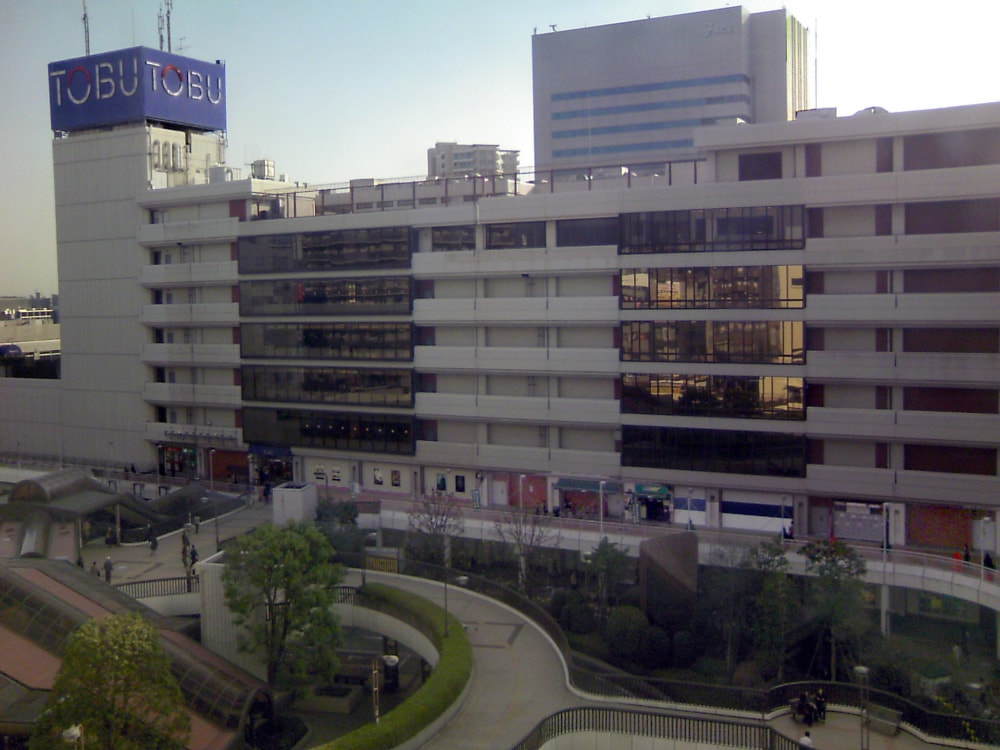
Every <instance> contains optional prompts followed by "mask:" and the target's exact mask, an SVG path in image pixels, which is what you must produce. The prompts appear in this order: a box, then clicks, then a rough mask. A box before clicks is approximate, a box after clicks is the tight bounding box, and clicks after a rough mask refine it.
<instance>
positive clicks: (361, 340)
mask: <svg viewBox="0 0 1000 750" xmlns="http://www.w3.org/2000/svg"><path fill="white" fill-rule="evenodd" d="M240 342H241V354H242V356H243V357H244V358H247V359H251V358H255V357H259V358H268V359H270V358H274V359H362V360H371V359H379V360H395V361H399V362H412V361H413V326H412V325H411V324H410V323H245V324H244V325H242V326H241V327H240Z"/></svg>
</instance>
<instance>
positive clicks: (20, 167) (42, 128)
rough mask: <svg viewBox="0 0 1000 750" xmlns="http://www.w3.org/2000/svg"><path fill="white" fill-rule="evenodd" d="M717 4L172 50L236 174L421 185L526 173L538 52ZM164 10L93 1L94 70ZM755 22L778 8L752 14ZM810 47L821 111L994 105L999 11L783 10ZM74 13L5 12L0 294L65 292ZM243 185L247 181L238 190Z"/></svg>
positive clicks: (296, 27)
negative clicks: (60, 112) (506, 152)
mask: <svg viewBox="0 0 1000 750" xmlns="http://www.w3.org/2000/svg"><path fill="white" fill-rule="evenodd" d="M729 4H731V3H726V2H724V0H714V1H713V0H615V2H608V0H502V1H497V0H494V1H493V2H486V1H484V0H480V1H479V2H475V1H473V0H362V1H361V2H358V0H285V1H284V2H265V1H264V0H174V9H173V14H172V17H171V21H172V22H171V28H172V39H173V51H174V52H179V53H181V54H184V55H188V56H190V57H194V58H200V59H207V60H215V59H222V60H225V62H226V66H227V71H226V75H227V84H228V92H227V93H228V100H227V102H228V122H229V130H228V135H229V142H230V147H229V152H228V161H229V164H230V165H232V166H240V167H243V166H244V165H245V164H247V163H249V162H250V161H253V160H254V159H258V158H268V159H273V160H274V162H275V167H276V171H277V172H279V173H282V174H288V175H289V177H290V178H291V179H295V180H302V181H306V182H309V183H313V184H319V183H334V182H345V181H347V180H349V179H352V178H356V177H379V178H383V177H408V176H409V177H421V176H422V175H423V174H424V173H425V172H426V160H427V157H426V152H427V148H428V147H430V146H433V145H434V143H435V142H436V141H459V142H465V143H471V142H478V143H498V144H499V145H500V146H501V147H502V148H515V149H520V150H521V164H522V166H525V167H528V166H531V165H532V164H533V155H532V146H533V144H532V138H533V136H532V108H531V35H532V33H533V31H534V30H535V29H537V31H538V33H549V25H550V24H556V25H557V28H558V29H572V28H580V27H584V26H597V25H602V24H607V23H617V22H621V21H632V20H635V19H639V18H645V17H647V16H664V15H672V14H675V13H685V12H690V11H695V10H708V9H712V8H717V7H721V6H723V5H729ZM159 5H160V3H159V2H158V1H157V0H88V2H87V8H88V15H89V19H90V49H91V52H92V53H98V52H106V51H109V50H114V49H120V48H123V47H131V46H136V45H144V46H147V47H154V48H157V47H159V46H160V45H159V37H158V33H157V21H156V17H157V10H158V8H159ZM743 5H745V6H746V7H747V8H748V9H749V10H751V11H754V12H756V11H762V10H773V9H775V8H778V7H781V3H780V0H777V1H773V0H772V1H766V0H748V1H747V2H745V3H743ZM785 5H786V6H787V7H788V9H789V10H790V11H791V12H792V13H793V14H794V15H795V16H796V17H798V19H799V20H800V21H801V22H802V23H803V24H804V25H806V26H808V27H809V28H810V29H811V30H818V45H817V50H818V54H819V64H818V66H817V68H816V71H815V74H814V82H816V81H818V87H817V88H818V101H816V102H815V103H816V105H817V106H821V107H837V108H838V110H839V112H840V113H841V114H851V113H853V112H856V111H857V110H859V109H862V108H863V107H868V106H876V105H877V106H881V107H885V108H886V109H888V110H890V111H904V110H913V109H930V108H934V107H945V106H952V105H960V104H976V103H980V102H988V101H996V100H1000V95H998V92H997V83H996V82H995V81H994V80H993V76H994V71H995V70H996V62H995V58H994V55H995V52H994V50H995V49H996V46H997V34H998V30H1000V2H997V0H952V1H951V2H949V3H914V2H903V0H864V1H863V0H789V1H788V2H787V3H785ZM82 16H83V6H82V2H81V0H0V164H4V165H6V170H5V174H4V175H3V177H2V178H0V295H23V294H29V293H31V292H34V291H36V290H37V291H41V292H42V293H43V294H50V293H53V292H56V291H57V288H56V285H57V274H56V252H55V225H54V218H53V215H54V203H53V187H52V151H51V137H52V134H51V131H50V130H49V114H48V88H47V86H48V81H47V69H46V66H47V64H48V63H49V62H53V61H56V60H61V59H65V58H70V57H76V56H81V55H83V54H84V35H83V23H82V21H81V19H82ZM245 173H246V172H244V174H245Z"/></svg>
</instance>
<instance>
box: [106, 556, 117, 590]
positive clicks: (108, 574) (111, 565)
mask: <svg viewBox="0 0 1000 750" xmlns="http://www.w3.org/2000/svg"><path fill="white" fill-rule="evenodd" d="M114 569H115V564H114V563H113V562H111V555H108V556H107V557H106V558H105V560H104V582H105V583H111V571H113V570H114Z"/></svg>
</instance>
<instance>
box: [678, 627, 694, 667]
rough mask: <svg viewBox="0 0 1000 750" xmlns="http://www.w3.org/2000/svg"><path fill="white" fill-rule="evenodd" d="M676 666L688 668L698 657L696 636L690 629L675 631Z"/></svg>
mask: <svg viewBox="0 0 1000 750" xmlns="http://www.w3.org/2000/svg"><path fill="white" fill-rule="evenodd" d="M673 656H674V666H675V667H681V668H687V667H690V666H691V665H692V664H694V662H695V660H696V659H697V658H698V651H697V649H696V648H695V642H694V636H692V635H691V634H690V633H689V632H688V631H686V630H681V631H679V632H677V633H674V654H673Z"/></svg>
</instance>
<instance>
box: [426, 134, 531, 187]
mask: <svg viewBox="0 0 1000 750" xmlns="http://www.w3.org/2000/svg"><path fill="white" fill-rule="evenodd" d="M518 156H519V152H518V151H513V150H509V149H502V148H500V147H499V146H497V145H496V144H483V143H468V144H467V143H451V142H438V143H435V144H434V148H429V149H427V179H429V180H433V179H437V178H438V177H472V176H475V175H478V176H480V177H493V176H495V175H501V174H507V175H514V174H516V173H517V168H518Z"/></svg>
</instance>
